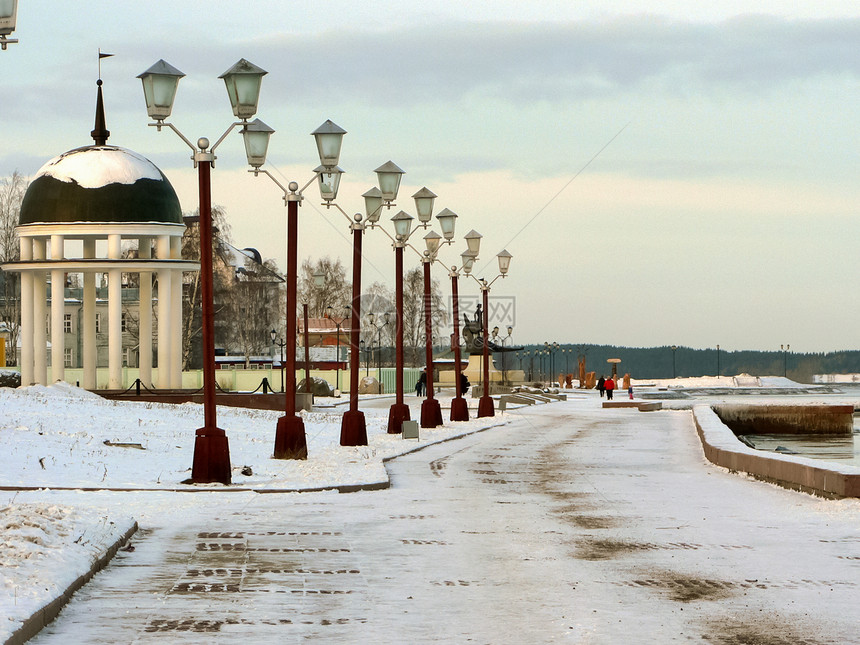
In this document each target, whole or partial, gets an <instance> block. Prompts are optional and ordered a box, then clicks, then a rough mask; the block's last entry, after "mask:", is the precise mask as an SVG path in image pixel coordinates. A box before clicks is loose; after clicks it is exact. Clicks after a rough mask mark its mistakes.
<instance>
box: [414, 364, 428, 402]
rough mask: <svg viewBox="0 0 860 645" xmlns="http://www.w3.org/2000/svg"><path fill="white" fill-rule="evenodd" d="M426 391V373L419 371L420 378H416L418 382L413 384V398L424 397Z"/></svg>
mask: <svg viewBox="0 0 860 645" xmlns="http://www.w3.org/2000/svg"><path fill="white" fill-rule="evenodd" d="M426 390H427V372H426V371H425V370H421V376H419V377H418V382H417V383H415V396H424V392H425V391H426Z"/></svg>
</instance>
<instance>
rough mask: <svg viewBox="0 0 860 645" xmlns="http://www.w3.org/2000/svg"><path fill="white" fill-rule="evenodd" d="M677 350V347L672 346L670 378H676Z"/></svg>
mask: <svg viewBox="0 0 860 645" xmlns="http://www.w3.org/2000/svg"><path fill="white" fill-rule="evenodd" d="M676 349H678V346H677V345H672V378H673V379H675V378H678V377H677V373H676V372H675V350H676Z"/></svg>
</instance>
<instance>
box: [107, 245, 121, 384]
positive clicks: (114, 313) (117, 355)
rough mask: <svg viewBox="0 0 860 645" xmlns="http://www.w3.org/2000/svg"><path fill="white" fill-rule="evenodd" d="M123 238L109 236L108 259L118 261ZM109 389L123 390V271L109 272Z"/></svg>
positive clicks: (113, 270)
mask: <svg viewBox="0 0 860 645" xmlns="http://www.w3.org/2000/svg"><path fill="white" fill-rule="evenodd" d="M121 252H122V237H121V236H120V235H119V234H118V233H113V234H111V235H108V258H109V259H111V260H118V259H119V257H120V254H121ZM108 387H109V388H110V389H112V390H118V389H121V388H122V269H111V270H110V271H108Z"/></svg>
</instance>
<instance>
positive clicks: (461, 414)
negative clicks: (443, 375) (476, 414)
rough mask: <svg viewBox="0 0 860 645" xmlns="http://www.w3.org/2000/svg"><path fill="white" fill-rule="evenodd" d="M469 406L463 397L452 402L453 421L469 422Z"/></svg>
mask: <svg viewBox="0 0 860 645" xmlns="http://www.w3.org/2000/svg"><path fill="white" fill-rule="evenodd" d="M468 420H469V404H468V403H467V402H466V399H464V398H463V397H462V396H458V397H457V398H455V399H452V400H451V421H468Z"/></svg>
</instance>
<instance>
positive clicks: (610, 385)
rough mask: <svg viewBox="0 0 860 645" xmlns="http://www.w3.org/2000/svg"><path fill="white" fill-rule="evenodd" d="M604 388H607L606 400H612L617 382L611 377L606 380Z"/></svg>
mask: <svg viewBox="0 0 860 645" xmlns="http://www.w3.org/2000/svg"><path fill="white" fill-rule="evenodd" d="M603 387H604V388H606V400H607V401H611V400H612V393H613V392H614V391H615V381H614V380H613V379H612V377H611V376H610V377H609V378H608V379H606V382H605V383H604V384H603Z"/></svg>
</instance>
